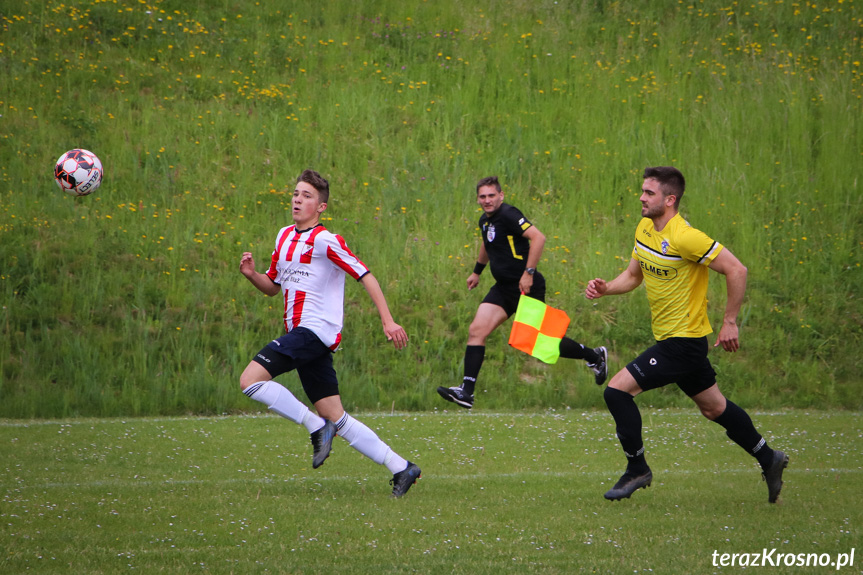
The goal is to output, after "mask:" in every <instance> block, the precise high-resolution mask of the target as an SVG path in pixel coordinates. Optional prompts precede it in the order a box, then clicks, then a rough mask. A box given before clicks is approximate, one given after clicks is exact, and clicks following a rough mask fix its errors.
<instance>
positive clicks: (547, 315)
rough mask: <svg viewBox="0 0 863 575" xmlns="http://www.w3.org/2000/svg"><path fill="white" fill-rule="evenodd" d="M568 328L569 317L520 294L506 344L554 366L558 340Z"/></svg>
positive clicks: (558, 348) (557, 355)
mask: <svg viewBox="0 0 863 575" xmlns="http://www.w3.org/2000/svg"><path fill="white" fill-rule="evenodd" d="M568 327H569V316H568V315H566V313H565V312H563V311H562V310H559V309H555V308H553V307H550V306H548V305H546V304H545V303H543V302H541V301H539V300H538V299H533V298H532V297H528V296H526V295H524V294H521V297H519V299H518V309H516V311H515V318H514V319H513V322H512V331H511V332H510V334H509V345H511V346H512V347H514V348H515V349H518V350H520V351H523V352H525V353H527V354H530V355H532V356H533V357H535V358H537V359H539V360H540V361H544V362H545V363H557V359H558V358H559V357H560V340H561V339H563V336H564V335H566V328H568Z"/></svg>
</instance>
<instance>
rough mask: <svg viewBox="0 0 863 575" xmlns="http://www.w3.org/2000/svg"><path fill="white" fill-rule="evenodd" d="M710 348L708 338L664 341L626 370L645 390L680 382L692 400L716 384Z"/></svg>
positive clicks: (680, 386) (629, 365)
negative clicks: (709, 354) (709, 357)
mask: <svg viewBox="0 0 863 575" xmlns="http://www.w3.org/2000/svg"><path fill="white" fill-rule="evenodd" d="M707 346H708V343H707V337H699V338H690V337H672V338H669V339H664V340H662V341H658V342H656V345H654V346H651V347H649V348H648V349H647V351H645V352H644V353H642V354H641V355H639V356H638V357H636V358H635V359H634V360H632V361H631V362H629V363H628V364H627V365H626V369H627V371H629V373H630V374H631V375H632V377H634V378H635V381H636V383H638V386H639V387H641V389H643V390H645V391H647V390H648V389H656V388H658V387H663V386H665V385H668V384H669V383H676V384H677V387H679V388H680V389H681V390H683V393H685V394H686V395H688V396H689V397H692V396H694V395H698V394H699V393H701V392H702V391H704V390H705V389H707V388H709V387H711V386H712V385H713V384H714V383H716V372H715V371H713V366H712V365H710V360H709V359H707V350H708V347H707Z"/></svg>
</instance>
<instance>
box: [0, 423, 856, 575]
mask: <svg viewBox="0 0 863 575" xmlns="http://www.w3.org/2000/svg"><path fill="white" fill-rule="evenodd" d="M753 416H754V420H755V422H756V424H757V425H758V426H759V428H760V429H761V430H762V431H763V432H764V434H765V437H766V438H767V439H768V441H769V442H770V443H771V444H773V445H774V446H775V447H780V448H782V449H783V450H785V451H787V452H788V453H789V455H790V457H791V462H790V465H789V467H788V469H787V470H786V474H785V480H786V483H785V487H784V489H783V492H782V495H781V497H780V500H779V503H777V504H775V505H771V504H769V503H767V492H766V487H765V485H764V483H763V482H762V481H761V477H760V473H759V471H758V468H757V465H756V464H755V462H754V460H753V459H751V458H750V457H749V456H748V455H746V454H744V453H743V452H742V451H741V450H740V449H739V448H738V447H736V446H735V445H734V444H732V443H731V442H730V441H728V440H727V439H726V438H725V436H724V435H723V433H722V432H721V429H720V428H719V427H718V426H716V425H712V424H710V423H709V422H707V421H705V420H704V419H703V418H701V416H700V415H697V414H696V413H694V412H693V411H692V410H685V411H684V410H676V409H655V408H650V407H646V408H645V409H644V421H645V440H646V446H647V449H648V461H649V462H650V463H651V464H652V467H653V470H654V483H653V485H652V486H651V487H650V488H649V489H646V490H641V491H638V492H637V493H636V494H635V495H634V496H633V497H632V499H630V500H624V501H622V502H616V503H610V502H607V501H605V500H604V499H603V497H602V493H603V492H604V491H605V490H606V489H608V488H609V487H610V486H611V485H612V484H613V483H614V482H615V481H616V479H617V476H618V474H619V472H620V471H621V464H622V463H621V455H620V451H619V446H618V443H617V440H616V438H615V437H614V431H613V422H612V420H611V418H610V416H608V415H607V414H605V413H602V412H595V411H584V412H582V411H577V410H566V411H561V412H555V411H547V412H544V413H537V414H524V413H521V412H506V413H464V412H458V413H455V412H447V411H435V412H427V413H422V414H413V413H395V414H365V415H362V416H361V419H362V420H363V421H364V422H366V423H367V424H369V425H370V426H371V427H372V428H374V429H375V430H376V431H378V433H379V434H380V435H381V437H382V438H384V439H385V440H386V441H388V442H389V443H390V444H391V445H392V446H393V447H394V448H395V449H396V450H397V451H399V452H400V453H401V454H403V455H404V456H406V457H408V458H409V459H411V460H412V461H414V462H416V463H417V464H419V465H420V466H421V467H422V470H423V476H422V478H421V479H420V480H419V482H418V483H417V485H415V486H414V487H413V488H412V489H411V490H410V491H409V493H408V494H407V495H406V496H405V497H404V498H402V499H398V500H395V499H392V498H390V497H389V493H390V489H391V488H390V486H389V485H388V484H387V481H388V479H389V477H390V476H389V475H388V473H387V471H386V469H385V468H383V467H378V466H376V465H374V464H372V463H371V462H369V461H368V460H366V459H364V458H363V457H362V456H360V455H359V454H358V453H356V452H354V451H353V450H351V449H350V448H349V447H348V446H347V445H346V444H345V443H344V442H343V441H342V440H341V439H337V440H336V444H335V447H334V451H333V454H332V455H331V457H330V459H328V460H327V462H326V464H325V465H324V466H323V467H321V468H320V469H318V470H312V469H311V465H310V460H311V447H310V446H309V444H308V436H307V435H306V433H305V432H304V430H302V428H300V427H298V426H295V425H293V424H291V423H289V422H287V421H285V420H282V419H280V418H277V417H275V416H239V417H185V418H141V419H74V420H59V421H32V422H14V421H8V420H6V421H0V461H2V464H0V492H2V500H0V549H2V555H0V572H3V573H9V574H12V573H16V574H17V573H27V572H30V573H58V574H59V573H63V574H66V573H88V574H102V573H126V572H137V573H199V572H200V573H297V574H299V573H335V572H339V571H349V572H351V573H369V574H373V573H434V574H436V573H466V574H481V573H482V574H486V573H487V574H494V573H560V574H566V573H610V574H611V573H613V574H620V573H658V574H665V573H670V574H681V573H687V574H703V573H737V572H741V571H742V569H741V568H740V567H739V566H735V567H733V568H732V567H719V566H718V564H714V557H713V553H714V552H717V553H718V555H717V559H716V561H718V558H719V557H721V555H722V554H723V553H728V554H733V553H738V554H743V553H749V554H754V553H762V552H763V551H764V550H767V551H768V552H770V550H773V549H775V552H774V553H773V555H771V558H772V560H773V561H776V554H795V555H796V554H816V555H818V556H819V557H821V556H824V554H829V555H830V557H831V558H832V560H833V561H836V560H837V559H838V558H839V557H840V554H843V553H844V554H850V553H851V551H852V549H856V552H855V563H854V565H853V566H850V565H846V566H844V567H842V568H841V569H838V570H837V569H836V567H833V566H824V567H815V568H812V567H809V568H805V567H803V568H801V567H785V566H784V565H783V564H782V562H781V559H780V564H779V565H778V566H776V567H769V568H767V569H764V571H766V572H770V573H820V572H824V573H827V572H837V571H838V572H840V573H860V572H863V558H861V554H863V549H861V542H863V536H861V534H863V531H861V530H863V508H861V506H860V504H859V499H860V498H859V484H860V480H861V473H863V468H861V465H860V444H861V437H863V421H861V416H860V414H859V413H849V412H823V411H805V410H788V411H782V412H769V413H754V414H753ZM825 557H826V556H825ZM847 558H848V557H847V556H846V563H847ZM825 560H826V559H825ZM756 571H758V570H757V569H756ZM746 572H750V570H747V571H746Z"/></svg>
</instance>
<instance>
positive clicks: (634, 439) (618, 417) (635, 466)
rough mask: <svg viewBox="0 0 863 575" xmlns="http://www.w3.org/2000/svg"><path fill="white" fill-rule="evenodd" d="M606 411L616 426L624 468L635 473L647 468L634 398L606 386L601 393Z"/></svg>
mask: <svg viewBox="0 0 863 575" xmlns="http://www.w3.org/2000/svg"><path fill="white" fill-rule="evenodd" d="M603 398H604V399H605V404H606V405H607V406H608V411H610V412H611V416H612V417H613V418H614V423H615V425H616V426H617V439H618V440H619V441H620V446H621V447H623V453H624V454H625V455H626V460H627V463H626V470H627V471H631V472H633V473H636V474H641V473H644V472H645V471H647V470H648V469H649V467H648V466H647V460H646V459H645V457H644V443H643V442H642V441H641V412H640V411H639V410H638V406H637V405H636V404H635V399H634V398H633V397H632V396H631V395H629V394H628V393H626V392H625V391H620V390H619V389H614V388H613V387H606V388H605V392H604V393H603Z"/></svg>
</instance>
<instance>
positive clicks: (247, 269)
mask: <svg viewBox="0 0 863 575" xmlns="http://www.w3.org/2000/svg"><path fill="white" fill-rule="evenodd" d="M240 273H241V274H243V275H244V276H246V279H247V280H249V281H250V282H251V283H252V285H253V286H255V287H256V288H258V291H260V292H261V293H263V294H265V295H268V296H274V295H276V294H277V293H279V292H280V291H281V289H282V288H280V287H279V285H278V284H277V283H275V282H273V280H271V279H270V277H269V276H268V275H267V274H262V273H259V272H257V271H255V258H253V257H252V254H251V253H250V252H244V253H243V257H241V258H240Z"/></svg>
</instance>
